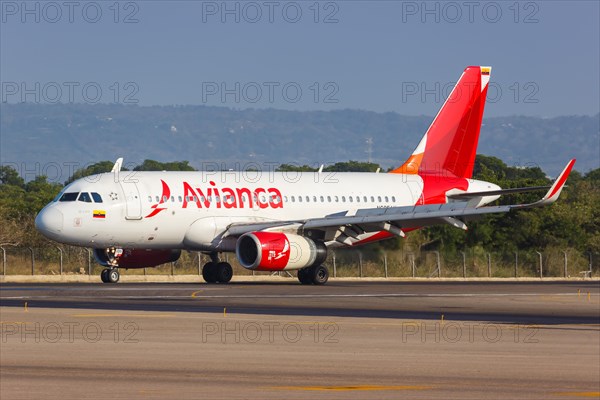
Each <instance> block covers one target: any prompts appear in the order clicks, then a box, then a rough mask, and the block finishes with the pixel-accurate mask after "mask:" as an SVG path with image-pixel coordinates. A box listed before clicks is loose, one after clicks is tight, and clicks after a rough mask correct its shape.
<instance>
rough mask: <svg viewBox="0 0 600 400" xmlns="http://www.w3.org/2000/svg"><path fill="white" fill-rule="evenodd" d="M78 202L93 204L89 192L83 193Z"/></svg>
mask: <svg viewBox="0 0 600 400" xmlns="http://www.w3.org/2000/svg"><path fill="white" fill-rule="evenodd" d="M77 200H78V201H83V202H84V203H91V202H92V198H91V197H90V194H89V193H87V192H81V194H80V195H79V198H77Z"/></svg>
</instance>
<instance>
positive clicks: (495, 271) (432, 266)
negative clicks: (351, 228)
mask: <svg viewBox="0 0 600 400" xmlns="http://www.w3.org/2000/svg"><path fill="white" fill-rule="evenodd" d="M0 250H1V251H2V254H1V256H2V266H1V267H2V270H1V273H2V274H3V275H76V274H79V275H99V274H100V272H101V271H102V269H103V267H102V266H101V265H99V264H97V263H96V262H95V259H94V255H93V253H92V250H91V249H85V248H81V247H74V246H54V247H52V246H50V247H8V248H0ZM223 257H224V259H225V260H226V261H228V262H230V263H231V265H232V266H233V268H234V273H235V274H236V275H261V274H262V275H264V274H268V272H253V271H249V270H247V269H245V268H243V267H242V266H241V265H239V263H238V262H237V260H236V258H235V256H234V255H233V254H227V253H225V254H224V255H223ZM599 260H600V255H599V254H594V253H591V252H589V253H584V254H582V253H580V252H578V251H576V250H573V249H565V250H559V249H552V250H548V251H544V252H541V251H540V252H537V251H520V252H519V251H517V252H511V253H501V252H487V251H485V250H482V249H479V248H478V249H465V250H464V251H458V252H442V251H403V250H395V251H387V252H381V251H379V252H372V251H362V250H354V249H351V250H335V251H330V252H329V256H328V258H327V260H326V261H325V265H327V266H328V267H329V272H330V276H332V277H358V278H360V277H365V278H367V277H382V278H391V277H406V278H410V277H413V278H432V279H433V278H485V277H489V278H524V277H529V278H571V277H581V278H589V277H592V276H598V274H599V273H600V271H599ZM208 261H209V257H208V256H207V255H204V254H202V253H198V252H187V251H184V252H182V254H181V258H180V259H179V260H177V261H176V262H173V263H167V264H163V265H160V266H158V267H155V268H141V269H129V270H121V272H122V274H125V275H201V273H202V266H203V265H204V263H206V262H208ZM279 274H280V275H283V276H295V272H294V271H290V273H289V274H288V273H286V272H282V273H279Z"/></svg>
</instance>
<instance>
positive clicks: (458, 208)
mask: <svg viewBox="0 0 600 400" xmlns="http://www.w3.org/2000/svg"><path fill="white" fill-rule="evenodd" d="M574 164H575V160H571V161H570V162H569V163H568V164H567V166H566V167H565V168H564V169H563V171H562V172H561V174H560V175H559V176H558V178H557V179H556V180H555V181H554V183H553V184H552V186H550V188H549V190H548V192H547V193H546V195H545V196H544V197H542V199H540V200H538V201H536V202H534V203H529V204H512V205H504V206H486V207H473V206H472V202H470V201H453V202H450V203H445V204H431V205H416V206H406V207H389V208H367V209H359V210H355V211H354V210H353V211H347V212H342V213H337V214H334V215H330V216H326V217H323V218H312V219H307V220H298V221H273V222H264V223H251V224H232V225H231V226H230V227H229V228H228V230H227V232H226V235H227V236H239V235H243V234H244V233H248V232H253V231H261V230H271V231H273V230H290V229H294V230H310V229H316V230H329V229H339V230H341V231H347V232H345V233H349V234H350V236H357V235H359V234H361V233H365V232H378V231H387V232H390V233H392V234H394V235H397V236H404V233H403V230H404V229H408V228H421V227H425V226H430V225H437V224H444V223H447V224H450V225H452V226H455V227H457V228H461V229H467V226H466V224H465V221H468V220H473V219H476V218H477V217H480V216H483V215H486V214H495V213H505V212H509V211H511V210H515V209H526V208H534V207H542V206H546V205H549V204H552V203H554V202H555V201H556V200H557V199H558V197H559V195H560V193H561V191H562V189H563V187H564V185H565V182H566V181H567V178H568V176H569V174H570V173H571V169H572V168H573V165H574ZM534 189H536V190H539V188H537V187H536V188H534ZM499 192H501V191H494V192H493V194H494V195H497V194H501V193H499ZM509 193H514V191H513V190H512V189H508V190H507V192H506V193H505V194H509ZM472 195H473V194H472ZM472 195H471V196H470V197H468V198H466V199H465V200H468V199H470V198H472V197H473V196H472ZM474 195H480V196H484V195H490V193H486V192H482V193H474ZM465 197H467V196H465Z"/></svg>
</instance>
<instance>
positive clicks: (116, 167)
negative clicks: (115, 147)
mask: <svg viewBox="0 0 600 400" xmlns="http://www.w3.org/2000/svg"><path fill="white" fill-rule="evenodd" d="M122 165H123V157H119V158H117V161H115V165H113V167H112V169H111V170H110V172H113V173H114V172H119V171H121V166H122Z"/></svg>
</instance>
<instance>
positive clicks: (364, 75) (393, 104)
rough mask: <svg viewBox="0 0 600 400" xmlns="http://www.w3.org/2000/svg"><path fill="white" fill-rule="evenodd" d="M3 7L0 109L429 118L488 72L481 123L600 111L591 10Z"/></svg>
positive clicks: (483, 5) (519, 6) (599, 35)
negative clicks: (92, 107) (463, 85)
mask: <svg viewBox="0 0 600 400" xmlns="http://www.w3.org/2000/svg"><path fill="white" fill-rule="evenodd" d="M0 3H1V4H0V5H1V12H2V15H1V27H0V81H2V101H8V102H18V101H21V100H23V99H24V100H26V101H30V102H32V101H37V102H42V103H51V102H55V101H62V102H68V101H75V102H95V101H101V102H118V103H132V102H133V103H135V102H137V104H140V105H155V104H159V105H172V104H207V105H224V106H228V107H235V108H247V107H260V108H266V107H273V108H282V109H289V110H330V109H341V108H355V109H365V110H372V111H377V112H386V111H395V112H399V113H401V114H406V115H419V114H425V115H433V114H435V113H436V111H437V109H438V108H439V106H440V104H441V102H442V101H443V98H444V95H446V94H447V93H449V90H450V89H451V85H452V83H453V82H454V81H455V80H456V79H457V78H458V77H459V75H460V73H461V72H462V70H463V68H464V67H465V66H467V65H491V66H492V67H493V71H492V82H493V85H494V86H493V87H491V88H490V91H489V93H488V96H489V99H488V106H487V108H486V115H487V116H504V115H514V114H518V115H531V116H541V117H553V116H558V115H572V114H586V115H591V114H596V113H598V111H599V108H600V105H599V102H600V82H599V79H600V55H599V49H600V28H599V24H600V23H599V20H600V8H599V4H600V3H599V2H597V1H568V2H567V1H564V2H563V1H529V2H519V3H516V2H513V1H506V2H504V1H495V2H494V1H483V2H478V1H473V2H464V1H459V2H421V1H418V2H412V1H396V2H394V1H368V2H367V1H331V2H328V1H322V2H318V3H316V2H315V1H296V2H288V1H272V2H267V1H257V2H241V1H238V2H235V1H232V2H226V3H224V2H221V1H218V2H210V1H209V2H207V1H169V2H167V1H131V2H127V1H124V2H120V3H118V7H115V5H114V4H115V2H114V1H96V2H78V1H74V2H73V3H72V6H71V7H72V9H70V8H69V7H67V6H65V5H64V2H62V1H59V2H49V3H48V2H25V3H23V2H21V1H18V2H13V1H5V0H2V1H1V2H0ZM99 13H101V14H99ZM94 21H95V22H94Z"/></svg>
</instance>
